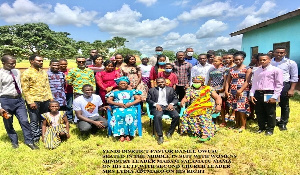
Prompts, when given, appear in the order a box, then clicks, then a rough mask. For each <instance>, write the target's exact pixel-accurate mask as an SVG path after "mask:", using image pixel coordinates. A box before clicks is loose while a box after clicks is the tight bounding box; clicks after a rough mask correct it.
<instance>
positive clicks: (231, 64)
mask: <svg viewBox="0 0 300 175" xmlns="http://www.w3.org/2000/svg"><path fill="white" fill-rule="evenodd" d="M225 65H226V66H225V74H224V75H225V76H224V89H225V84H226V80H227V77H228V74H229V71H230V69H232V68H233V67H234V66H235V64H234V60H233V54H228V55H227V56H226V57H225ZM224 101H225V113H226V115H225V121H227V120H228V121H234V118H235V112H234V110H232V111H231V113H230V108H229V104H228V102H227V97H226V96H225V99H224ZM228 114H229V115H230V116H229V115H228Z"/></svg>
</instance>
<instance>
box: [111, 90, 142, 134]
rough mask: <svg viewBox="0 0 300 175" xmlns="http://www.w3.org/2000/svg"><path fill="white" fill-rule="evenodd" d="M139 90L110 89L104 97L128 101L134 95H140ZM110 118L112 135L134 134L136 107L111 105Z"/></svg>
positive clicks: (132, 99)
mask: <svg viewBox="0 0 300 175" xmlns="http://www.w3.org/2000/svg"><path fill="white" fill-rule="evenodd" d="M141 94H142V92H141V91H139V90H135V89H132V90H120V91H112V92H109V93H108V94H106V97H107V98H108V97H113V98H114V100H113V101H114V102H116V103H123V104H126V103H130V102H133V101H134V95H141ZM112 114H113V115H112V118H111V120H110V126H111V128H112V133H113V135H114V136H121V135H130V136H135V133H136V128H137V122H138V119H137V108H136V107H135V106H130V107H129V108H121V107H119V106H113V107H112Z"/></svg>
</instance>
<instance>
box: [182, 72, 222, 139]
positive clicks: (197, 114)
mask: <svg viewBox="0 0 300 175" xmlns="http://www.w3.org/2000/svg"><path fill="white" fill-rule="evenodd" d="M192 81H193V84H192V87H190V88H188V89H187V90H186V94H185V97H184V98H183V99H182V100H181V106H184V105H185V103H188V107H187V108H186V110H185V111H184V115H183V116H182V124H181V133H189V134H192V135H194V136H196V137H200V139H199V140H200V141H207V140H209V139H210V138H211V137H213V136H214V134H215V131H216V127H215V124H214V122H213V121H212V114H213V113H215V112H216V113H218V112H220V111H221V105H222V99H221V97H220V96H219V95H218V94H217V93H216V92H215V91H214V90H213V89H212V88H211V87H210V86H205V85H204V82H205V78H204V77H202V76H197V77H193V80H192ZM214 101H216V103H215V102H214ZM215 104H216V107H215Z"/></svg>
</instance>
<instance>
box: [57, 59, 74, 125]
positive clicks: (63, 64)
mask: <svg viewBox="0 0 300 175" xmlns="http://www.w3.org/2000/svg"><path fill="white" fill-rule="evenodd" d="M67 67H68V61H67V60H66V59H60V60H59V71H60V72H62V73H64V74H65V78H66V76H67V75H68V73H69V69H67ZM66 81H67V80H66ZM65 94H66V100H67V118H68V121H69V123H73V107H72V105H73V86H71V85H68V83H66V86H65Z"/></svg>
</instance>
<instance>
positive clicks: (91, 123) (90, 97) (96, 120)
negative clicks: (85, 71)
mask: <svg viewBox="0 0 300 175" xmlns="http://www.w3.org/2000/svg"><path fill="white" fill-rule="evenodd" d="M82 92H83V95H81V96H79V97H77V98H76V99H75V100H74V103H73V109H74V111H75V114H76V116H77V118H78V120H79V121H78V125H77V126H78V129H79V131H80V132H81V133H82V134H88V133H89V132H90V131H91V132H92V133H96V132H97V131H98V129H104V128H106V127H107V120H106V119H105V118H103V117H102V116H100V115H99V113H98V111H99V110H106V107H101V105H102V104H103V103H102V100H101V98H100V96H99V95H96V94H93V87H92V86H91V85H89V84H86V85H83V87H82Z"/></svg>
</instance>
